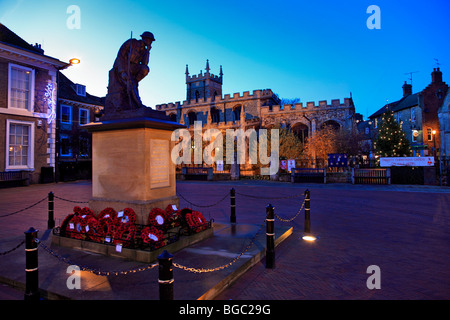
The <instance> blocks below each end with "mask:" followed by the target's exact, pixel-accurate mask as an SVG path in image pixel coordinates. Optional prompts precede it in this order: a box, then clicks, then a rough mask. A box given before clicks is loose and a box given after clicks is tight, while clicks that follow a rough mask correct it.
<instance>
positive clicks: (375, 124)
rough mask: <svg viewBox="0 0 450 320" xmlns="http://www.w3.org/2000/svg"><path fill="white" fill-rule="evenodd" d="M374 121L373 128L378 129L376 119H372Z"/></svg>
mask: <svg viewBox="0 0 450 320" xmlns="http://www.w3.org/2000/svg"><path fill="white" fill-rule="evenodd" d="M374 120H375V121H374V122H373V127H374V128H375V129H376V128H378V118H375V119H374Z"/></svg>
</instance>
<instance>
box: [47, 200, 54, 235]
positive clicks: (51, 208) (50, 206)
mask: <svg viewBox="0 0 450 320" xmlns="http://www.w3.org/2000/svg"><path fill="white" fill-rule="evenodd" d="M54 200H55V195H54V194H53V192H51V191H50V192H49V193H48V222H47V229H53V228H54V227H55V218H54V214H53V212H54V205H55V201H54Z"/></svg>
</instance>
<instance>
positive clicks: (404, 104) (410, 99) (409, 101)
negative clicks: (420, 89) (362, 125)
mask: <svg viewBox="0 0 450 320" xmlns="http://www.w3.org/2000/svg"><path fill="white" fill-rule="evenodd" d="M418 104H419V93H414V94H411V95H408V96H406V97H403V98H402V99H400V100H398V101H395V102H391V103H388V104H386V105H384V106H383V107H382V108H381V109H379V110H378V111H377V112H375V113H374V114H372V115H371V116H370V117H369V118H370V119H373V118H376V117H378V116H380V115H382V114H383V113H385V112H386V111H387V110H391V111H394V112H396V111H400V110H403V109H407V108H411V107H414V106H417V105H418Z"/></svg>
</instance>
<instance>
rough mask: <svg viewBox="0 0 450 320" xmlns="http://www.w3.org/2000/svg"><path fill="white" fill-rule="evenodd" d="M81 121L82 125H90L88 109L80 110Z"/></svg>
mask: <svg viewBox="0 0 450 320" xmlns="http://www.w3.org/2000/svg"><path fill="white" fill-rule="evenodd" d="M79 121H80V125H84V124H88V123H89V110H88V109H79Z"/></svg>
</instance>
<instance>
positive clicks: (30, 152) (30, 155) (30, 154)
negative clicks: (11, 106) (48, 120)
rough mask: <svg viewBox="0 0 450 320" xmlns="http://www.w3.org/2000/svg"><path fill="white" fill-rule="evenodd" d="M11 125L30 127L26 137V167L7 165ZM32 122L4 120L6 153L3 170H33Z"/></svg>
mask: <svg viewBox="0 0 450 320" xmlns="http://www.w3.org/2000/svg"><path fill="white" fill-rule="evenodd" d="M11 124H18V125H26V126H30V132H29V136H28V163H27V165H19V166H14V165H10V164H9V143H10V142H9V132H10V126H11ZM34 125H35V124H34V122H31V121H20V120H13V119H6V152H5V158H6V159H5V164H6V165H5V169H6V171H14V170H30V171H32V170H34Z"/></svg>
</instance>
